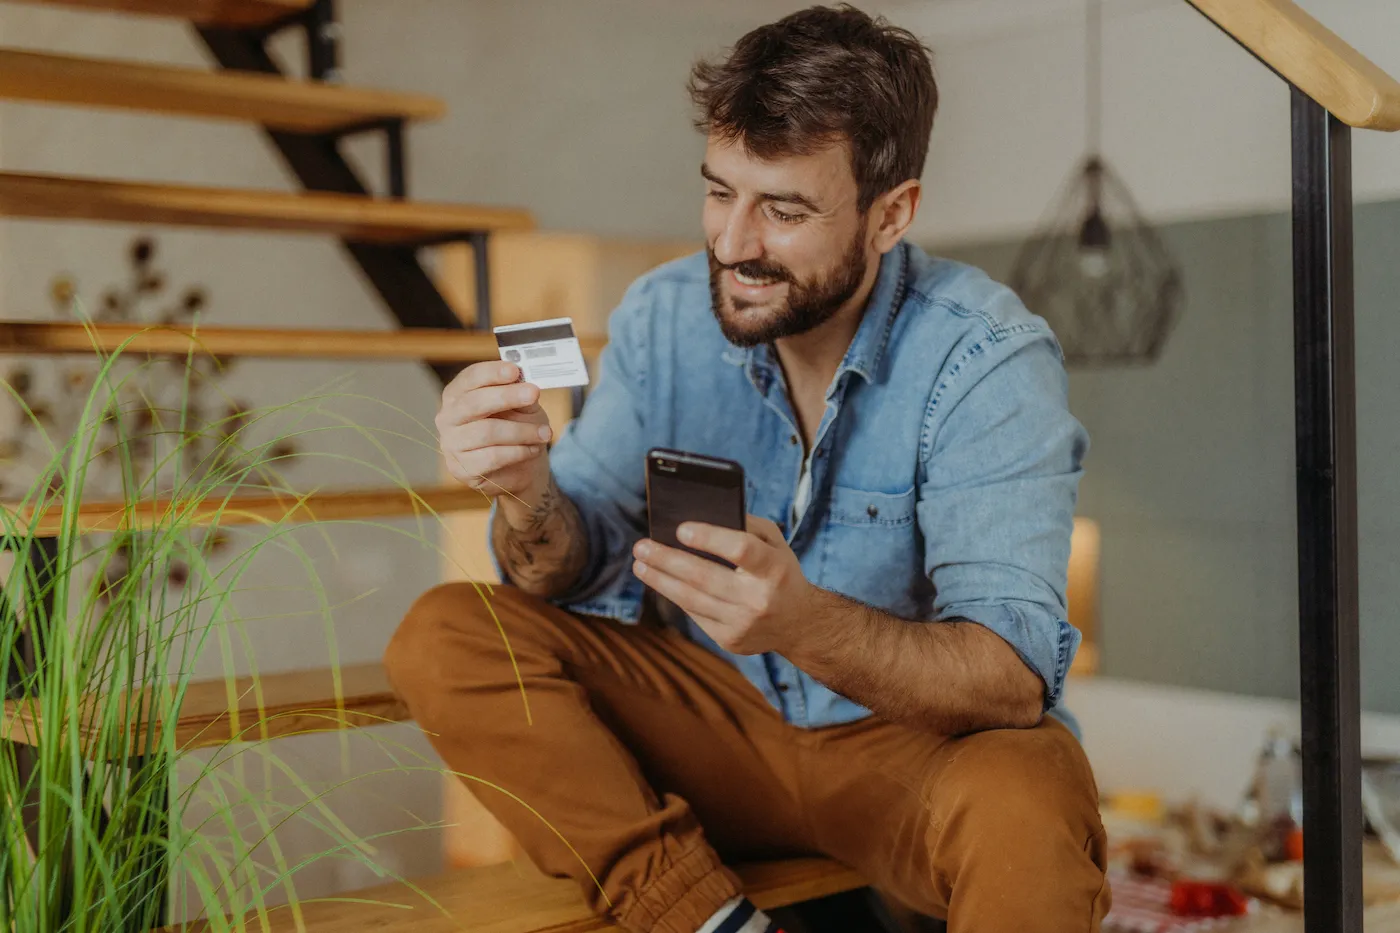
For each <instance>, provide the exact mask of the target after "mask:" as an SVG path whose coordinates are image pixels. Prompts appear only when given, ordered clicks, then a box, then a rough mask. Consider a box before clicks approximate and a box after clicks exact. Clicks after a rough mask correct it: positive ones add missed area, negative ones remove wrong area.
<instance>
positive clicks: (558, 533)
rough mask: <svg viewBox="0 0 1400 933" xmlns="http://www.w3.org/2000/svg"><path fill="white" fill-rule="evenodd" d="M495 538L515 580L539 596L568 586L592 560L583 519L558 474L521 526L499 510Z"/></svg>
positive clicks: (517, 584) (506, 567)
mask: <svg viewBox="0 0 1400 933" xmlns="http://www.w3.org/2000/svg"><path fill="white" fill-rule="evenodd" d="M491 543H492V546H493V547H494V548H495V551H496V557H497V559H498V560H499V561H500V562H501V565H502V567H503V569H504V570H505V572H506V575H507V576H508V577H509V578H510V582H512V583H514V584H515V585H516V586H518V587H520V588H521V589H522V590H525V591H526V592H529V593H534V594H536V595H538V596H554V595H557V594H559V593H562V592H564V591H565V590H567V589H568V588H569V587H570V586H572V585H573V584H574V582H576V581H577V580H578V577H579V574H580V573H582V572H583V567H584V564H585V563H587V561H588V539H587V537H586V535H585V533H584V528H583V520H582V519H581V518H580V517H579V513H578V509H577V508H576V507H575V506H574V504H573V502H571V501H570V500H569V497H568V496H566V495H564V493H563V492H561V491H560V489H559V487H558V486H557V485H556V484H555V483H554V481H553V480H552V479H551V480H550V482H549V487H548V488H547V489H546V490H545V492H544V495H543V496H541V497H540V501H539V502H538V503H536V504H535V505H534V506H533V507H532V508H531V509H530V512H529V514H528V516H527V517H526V520H525V522H524V524H523V525H522V526H521V527H519V528H516V527H515V526H513V525H512V524H511V523H510V521H508V520H507V519H506V517H505V514H504V510H502V509H497V510H496V518H495V521H494V522H493V524H492V528H491Z"/></svg>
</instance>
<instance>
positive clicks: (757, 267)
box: [710, 252, 797, 284]
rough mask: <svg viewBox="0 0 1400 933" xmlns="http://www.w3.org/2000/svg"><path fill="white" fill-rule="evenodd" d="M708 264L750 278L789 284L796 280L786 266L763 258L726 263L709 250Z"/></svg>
mask: <svg viewBox="0 0 1400 933" xmlns="http://www.w3.org/2000/svg"><path fill="white" fill-rule="evenodd" d="M710 264H711V266H713V267H714V268H715V269H716V270H733V271H734V272H737V273H739V274H740V275H742V276H745V277H747V278H751V279H772V280H774V281H775V282H787V283H789V284H793V283H795V282H796V281H797V280H796V279H795V278H794V277H793V274H792V273H791V272H789V271H788V268H787V266H784V265H782V264H781V263H776V262H771V261H768V260H764V259H746V260H744V261H743V262H736V263H733V264H728V265H727V264H725V263H722V262H720V261H719V260H718V259H716V258H715V254H714V253H713V252H711V253H710Z"/></svg>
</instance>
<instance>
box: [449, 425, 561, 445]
mask: <svg viewBox="0 0 1400 933" xmlns="http://www.w3.org/2000/svg"><path fill="white" fill-rule="evenodd" d="M552 436H553V432H552V431H551V430H550V428H549V425H547V424H535V423H533V422H529V421H506V420H504V419H501V418H487V419H485V420H482V421H468V422H467V423H466V424H459V425H454V426H452V427H449V428H445V429H444V430H443V432H442V446H443V449H444V450H455V451H457V452H459V453H465V452H466V451H469V450H476V449H477V448H480V447H495V446H512V445H525V446H529V445H533V444H543V443H547V442H548V441H549V439H550V438H551V437H552Z"/></svg>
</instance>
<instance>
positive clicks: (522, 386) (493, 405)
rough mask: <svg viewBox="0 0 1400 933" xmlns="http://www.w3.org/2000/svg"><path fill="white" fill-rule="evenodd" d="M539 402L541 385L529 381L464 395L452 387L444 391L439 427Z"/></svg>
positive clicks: (464, 393) (489, 386)
mask: <svg viewBox="0 0 1400 933" xmlns="http://www.w3.org/2000/svg"><path fill="white" fill-rule="evenodd" d="M539 400H540V389H539V386H537V385H534V384H533V383H529V382H517V383H514V384H511V385H487V386H479V387H477V388H475V389H471V390H469V391H465V392H454V391H452V387H451V386H449V387H448V388H447V389H444V390H443V395H442V408H441V409H440V410H439V411H438V425H439V427H447V426H451V425H454V424H465V423H466V422H468V421H475V420H477V419H479V418H489V417H491V416H492V415H498V414H501V413H503V412H508V411H515V410H519V409H528V408H532V407H536V406H537V405H538V403H539Z"/></svg>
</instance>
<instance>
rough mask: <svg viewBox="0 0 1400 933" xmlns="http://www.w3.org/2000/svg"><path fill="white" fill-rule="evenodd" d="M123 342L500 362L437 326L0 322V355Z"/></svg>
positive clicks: (141, 346) (473, 335) (148, 349)
mask: <svg viewBox="0 0 1400 933" xmlns="http://www.w3.org/2000/svg"><path fill="white" fill-rule="evenodd" d="M127 341H130V342H129V343H127ZM605 342H606V339H605V338H603V337H596V336H581V337H580V338H579V344H580V346H582V348H583V352H584V354H585V355H592V354H594V353H596V352H597V351H599V350H601V349H602V348H603V344H604V343H605ZM123 344H125V349H124V350H123V352H124V353H159V354H180V355H184V354H186V353H198V354H204V353H210V354H213V355H215V356H252V357H262V358H276V357H293V358H299V359H300V358H314V359H371V360H421V361H424V362H431V363H470V362H475V361H478V360H494V359H498V358H499V356H500V354H499V351H498V350H497V347H496V338H495V337H494V336H492V335H491V334H483V333H479V332H475V331H461V330H440V329H435V328H404V329H402V330H364V331H347V330H316V329H300V330H298V329H257V328H251V327H198V328H189V327H175V326H168V325H158V326H157V325H150V324H87V325H84V324H70V323H55V322H49V321H0V353H29V354H46V353H93V352H96V351H101V352H103V353H114V352H116V351H117V350H118V349H119V348H121V347H122V346H123Z"/></svg>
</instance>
